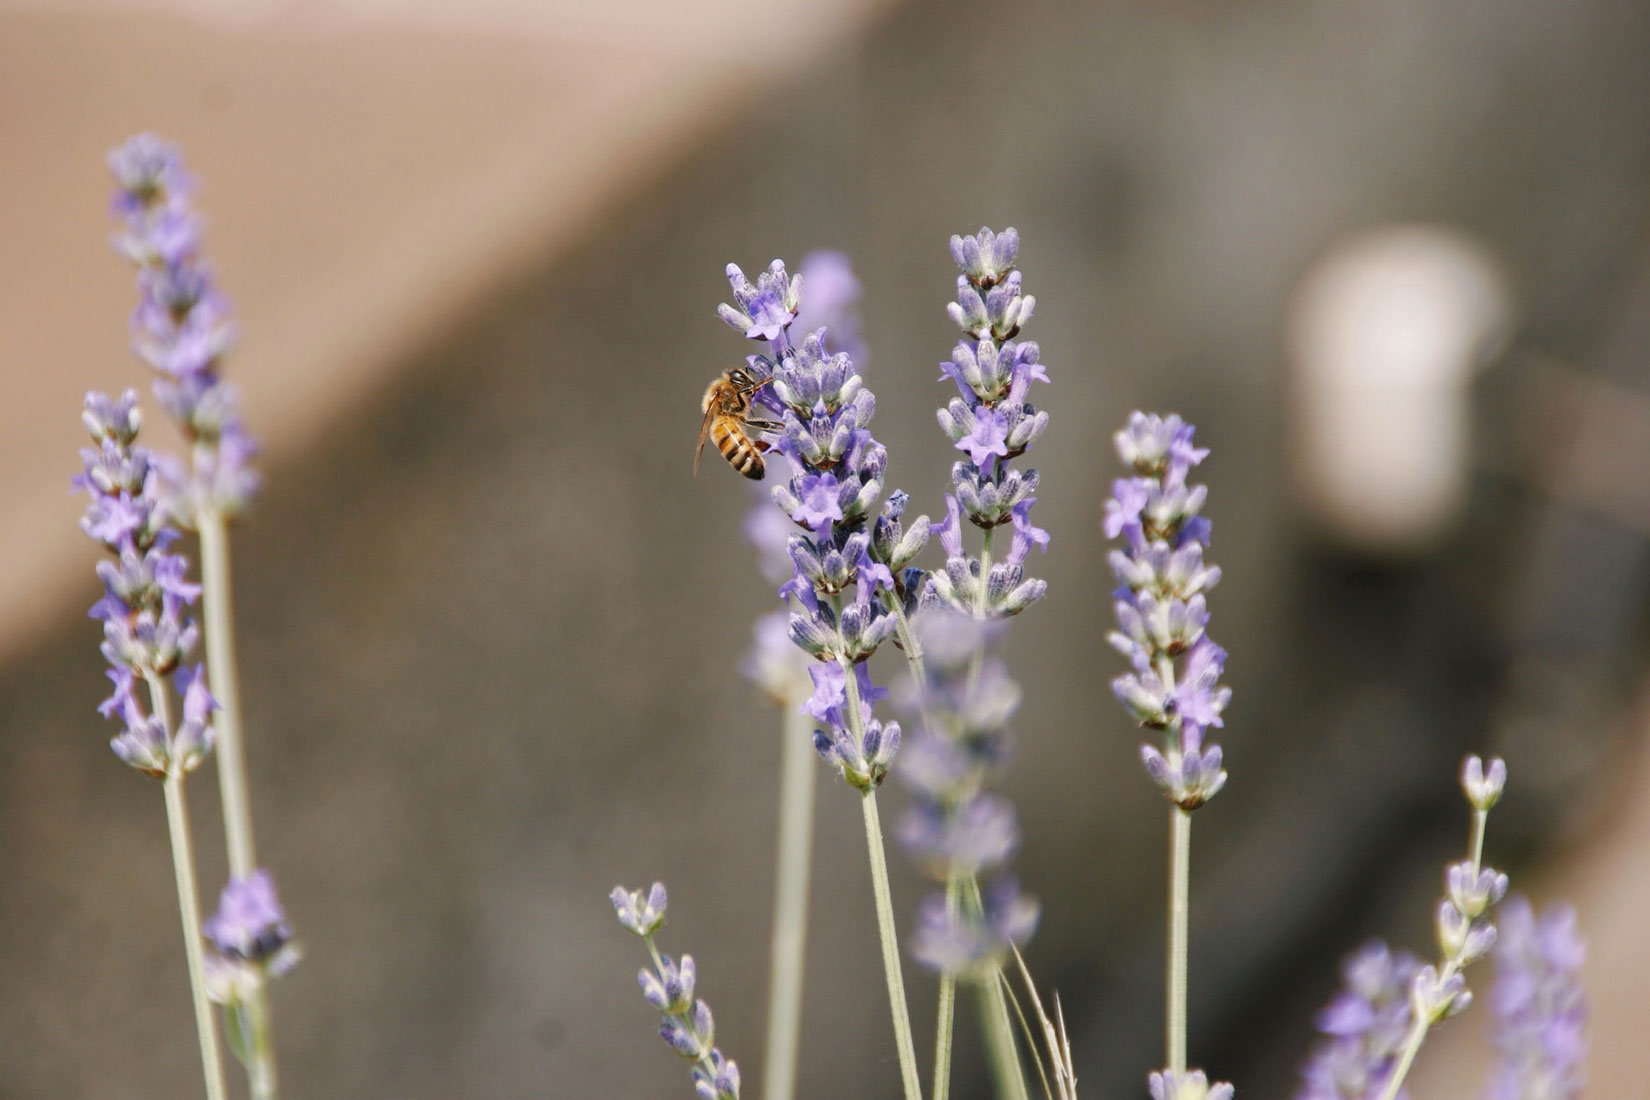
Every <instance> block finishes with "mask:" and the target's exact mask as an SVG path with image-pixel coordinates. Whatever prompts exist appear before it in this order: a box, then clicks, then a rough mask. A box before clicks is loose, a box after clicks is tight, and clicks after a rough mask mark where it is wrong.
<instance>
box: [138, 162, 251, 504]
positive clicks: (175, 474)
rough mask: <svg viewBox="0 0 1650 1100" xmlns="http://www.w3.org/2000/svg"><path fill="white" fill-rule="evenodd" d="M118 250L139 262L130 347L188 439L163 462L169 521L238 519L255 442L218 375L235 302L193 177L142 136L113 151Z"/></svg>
mask: <svg viewBox="0 0 1650 1100" xmlns="http://www.w3.org/2000/svg"><path fill="white" fill-rule="evenodd" d="M109 169H110V172H111V173H112V174H113V176H114V178H115V187H116V190H115V194H114V198H113V200H112V202H111V204H110V209H111V211H112V212H113V214H114V216H115V217H116V218H117V219H118V220H119V222H120V229H119V231H118V232H117V233H116V235H115V246H116V248H117V250H119V251H120V252H122V253H123V254H124V255H126V256H127V257H128V258H130V259H131V260H132V261H133V262H134V263H136V264H137V265H138V280H137V283H138V304H137V308H136V309H135V310H134V311H133V313H132V346H133V348H134V349H135V350H136V351H137V353H138V355H139V356H140V357H142V358H143V360H144V361H145V362H147V363H148V364H149V365H150V366H152V367H154V368H155V370H156V371H157V372H158V373H159V375H160V377H159V378H157V379H156V381H155V396H156V398H157V399H158V400H159V401H160V403H161V406H162V407H163V408H164V409H166V411H167V412H168V413H169V414H170V415H171V416H172V418H173V419H174V420H176V421H177V423H178V426H179V428H180V429H181V430H182V431H183V434H184V437H185V438H186V439H187V440H189V442H190V445H191V446H190V454H189V461H188V463H187V464H185V463H182V462H178V461H176V460H162V459H160V458H157V459H156V467H157V469H158V470H159V471H160V473H161V482H160V487H159V490H158V491H159V492H160V493H161V495H162V496H163V497H164V499H165V501H166V506H167V508H168V510H169V512H170V513H171V516H172V518H173V519H174V520H175V521H176V522H177V523H179V524H181V525H184V526H188V527H193V526H195V525H196V521H197V518H198V517H199V516H200V515H201V514H202V513H204V512H212V513H215V514H219V515H223V516H232V515H234V514H236V513H237V512H239V511H241V510H242V509H243V508H245V506H246V505H247V504H248V503H249V502H250V500H251V499H252V496H253V495H254V493H255V492H256V491H257V487H258V477H257V474H256V472H255V471H254V470H253V469H252V465H251V462H252V459H253V458H254V457H255V456H256V454H257V445H256V443H255V442H254V441H253V440H252V438H251V437H250V436H249V435H248V434H247V433H246V430H245V428H244V427H243V426H242V424H241V418H240V412H239V400H238V398H237V396H236V394H235V391H234V390H233V388H232V387H230V386H228V385H226V384H225V383H224V381H223V380H222V377H221V376H220V373H219V365H218V364H219V360H220V359H221V358H222V356H223V353H224V352H226V351H227V350H228V349H229V348H230V347H231V346H232V345H233V344H234V342H235V326H234V323H233V321H232V319H231V311H230V306H229V301H228V299H227V298H225V297H224V296H223V294H222V293H221V292H220V291H219V290H218V289H217V285H216V282H215V280H214V278H213V275H212V270H211V268H210V267H209V266H207V265H206V264H205V263H204V262H203V261H202V260H201V258H200V243H201V242H200V227H201V219H200V217H199V216H198V215H197V214H196V213H195V211H194V208H193V205H192V198H193V193H194V182H193V180H192V178H191V177H190V176H189V175H188V174H187V173H186V172H185V171H184V168H183V159H182V157H181V155H180V154H179V153H178V151H177V149H176V147H174V146H172V145H170V144H168V143H167V142H165V141H162V140H161V139H160V138H158V137H156V136H154V135H153V134H139V135H137V136H136V137H134V138H131V139H130V140H129V141H127V142H126V144H125V145H122V146H120V147H119V148H117V149H114V150H112V151H111V152H110V153H109Z"/></svg>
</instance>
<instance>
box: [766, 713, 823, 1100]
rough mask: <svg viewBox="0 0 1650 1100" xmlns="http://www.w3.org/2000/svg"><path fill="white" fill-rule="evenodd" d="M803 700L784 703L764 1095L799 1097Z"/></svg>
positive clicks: (808, 747)
mask: <svg viewBox="0 0 1650 1100" xmlns="http://www.w3.org/2000/svg"><path fill="white" fill-rule="evenodd" d="M800 705H801V700H798V699H788V700H786V701H785V703H784V708H785V711H784V718H783V721H782V723H781V727H782V728H781V731H780V736H781V737H782V738H783V741H782V744H781V746H780V763H779V851H778V857H777V858H778V868H777V870H776V873H775V876H774V898H773V943H772V945H771V949H770V952H769V959H770V962H769V981H768V1042H767V1051H768V1058H767V1064H766V1065H765V1066H764V1067H763V1071H762V1095H763V1096H764V1097H766V1098H767V1100H791V1098H792V1097H793V1096H794V1095H795V1094H796V1065H797V1055H798V1051H799V1049H800V1046H801V1035H802V978H803V969H804V963H805V959H806V948H807V944H808V878H809V867H810V860H811V857H812V854H813V831H814V760H815V753H814V751H813V736H812V734H813V724H812V722H811V721H810V720H809V716H808V715H806V714H803V713H802V712H801V710H800Z"/></svg>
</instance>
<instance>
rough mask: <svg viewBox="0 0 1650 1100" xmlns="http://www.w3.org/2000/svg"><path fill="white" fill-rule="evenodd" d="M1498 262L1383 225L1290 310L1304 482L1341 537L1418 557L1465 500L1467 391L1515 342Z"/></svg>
mask: <svg viewBox="0 0 1650 1100" xmlns="http://www.w3.org/2000/svg"><path fill="white" fill-rule="evenodd" d="M1510 322H1511V305H1510V302H1509V294H1508V291H1507V288H1506V284H1505V280H1504V279H1503V277H1502V273H1501V269H1500V267H1499V266H1498V265H1497V264H1496V263H1495V261H1494V260H1493V259H1492V258H1491V257H1490V256H1489V254H1488V253H1487V252H1486V251H1485V250H1484V249H1483V248H1482V247H1480V246H1479V245H1478V244H1476V243H1475V242H1473V241H1472V240H1470V239H1468V238H1467V237H1465V236H1463V235H1462V234H1461V233H1459V232H1457V231H1455V230H1453V229H1448V228H1443V227H1433V226H1384V227H1381V228H1378V229H1374V230H1370V231H1366V232H1363V233H1359V234H1357V235H1355V236H1353V237H1350V238H1347V239H1345V240H1342V241H1340V242H1338V243H1336V244H1335V245H1333V246H1332V247H1331V248H1330V249H1329V251H1328V252H1327V253H1326V254H1325V255H1324V256H1323V257H1322V258H1321V259H1319V260H1318V261H1317V262H1316V263H1314V264H1313V265H1312V267H1311V269H1310V270H1308V271H1307V273H1306V275H1305V276H1303V277H1302V279H1301V281H1300V284H1299V285H1298V286H1297V287H1296V288H1295V292H1294V294H1293V295H1292V296H1291V299H1290V303H1289V308H1288V313H1287V320H1286V325H1287V330H1286V346H1287V353H1288V356H1289V372H1290V389H1291V391H1292V393H1291V396H1292V402H1291V408H1290V414H1289V415H1290V420H1291V436H1292V442H1293V451H1294V453H1293V464H1294V467H1295V474H1296V484H1297V485H1298V486H1299V489H1300V491H1301V494H1302V496H1303V498H1304V500H1305V502H1306V504H1307V506H1308V507H1309V508H1311V509H1312V511H1313V512H1314V513H1315V514H1316V515H1317V516H1318V518H1319V519H1320V520H1321V521H1322V522H1323V524H1324V526H1325V527H1326V528H1327V529H1328V530H1329V531H1331V532H1333V533H1334V534H1335V535H1336V536H1337V537H1339V538H1341V539H1342V540H1344V541H1346V542H1348V543H1351V544H1354V545H1357V546H1360V547H1362V548H1365V549H1368V550H1373V551H1380V552H1393V551H1406V550H1413V549H1418V548H1420V547H1422V546H1424V545H1425V544H1426V543H1428V542H1429V541H1431V540H1432V539H1433V538H1435V537H1436V536H1437V535H1439V534H1440V533H1442V532H1443V531H1444V530H1446V529H1447V527H1448V526H1449V524H1450V522H1451V521H1452V520H1453V519H1454V518H1455V516H1456V515H1457V514H1458V513H1459V512H1460V510H1461V506H1462V504H1463V502H1464V500H1465V497H1466V487H1467V473H1468V459H1469V454H1470V447H1469V443H1470V438H1471V430H1472V424H1471V409H1470V404H1469V387H1470V385H1471V382H1472V377H1473V374H1474V373H1475V371H1476V370H1477V369H1478V368H1479V367H1480V366H1482V365H1483V364H1484V363H1486V362H1488V361H1489V360H1490V359H1491V358H1493V357H1494V355H1495V354H1496V353H1497V352H1499V351H1500V349H1501V348H1502V346H1503V345H1504V343H1505V341H1506V338H1507V335H1508V330H1509V327H1510Z"/></svg>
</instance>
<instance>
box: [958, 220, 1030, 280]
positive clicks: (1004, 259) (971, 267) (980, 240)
mask: <svg viewBox="0 0 1650 1100" xmlns="http://www.w3.org/2000/svg"><path fill="white" fill-rule="evenodd" d="M1019 251H1020V234H1019V233H1018V231H1016V230H1015V229H1013V228H1012V227H1010V228H1008V229H1005V230H1003V231H1002V232H1001V233H993V232H992V231H991V230H990V229H988V228H985V227H983V226H982V227H981V228H980V231H979V232H978V233H975V234H971V235H969V236H966V237H964V236H961V235H953V236H952V238H951V258H952V259H953V260H955V261H956V263H957V266H958V267H960V268H962V270H963V274H965V275H967V276H968V278H969V279H970V280H971V281H972V282H974V283H976V284H978V285H979V286H981V287H991V286H994V285H996V284H997V283H998V282H999V281H1001V280H1002V279H1003V277H1004V276H1006V275H1007V274H1008V273H1009V272H1010V271H1012V270H1013V269H1014V261H1015V258H1016V257H1017V256H1018V254H1019Z"/></svg>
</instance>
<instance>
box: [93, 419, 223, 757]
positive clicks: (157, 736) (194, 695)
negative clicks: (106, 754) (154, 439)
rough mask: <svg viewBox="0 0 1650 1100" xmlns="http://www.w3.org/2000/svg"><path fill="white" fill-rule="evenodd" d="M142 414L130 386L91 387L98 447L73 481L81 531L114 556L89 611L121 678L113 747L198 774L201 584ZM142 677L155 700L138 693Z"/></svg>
mask: <svg viewBox="0 0 1650 1100" xmlns="http://www.w3.org/2000/svg"><path fill="white" fill-rule="evenodd" d="M140 419H141V418H140V416H139V414H138V408H137V395H136V394H135V393H133V392H132V391H131V390H127V391H126V392H125V393H123V394H121V396H120V398H119V399H118V400H113V399H110V398H109V397H108V396H107V395H105V394H101V393H91V394H87V395H86V403H85V408H84V411H83V412H82V413H81V423H82V424H84V425H85V426H86V429H87V431H88V432H90V433H91V436H92V443H93V446H92V447H89V448H85V449H83V450H82V451H81V452H80V457H81V463H82V471H81V473H79V474H77V475H76V476H75V477H74V478H73V479H72V480H73V484H74V486H75V487H76V488H77V489H81V490H83V491H84V492H85V493H86V495H87V498H88V499H87V505H86V512H85V514H84V515H83V516H82V517H81V521H80V526H81V529H82V530H84V531H85V532H86V534H87V535H89V536H90V537H91V538H93V539H95V540H96V541H98V542H100V543H102V544H103V546H104V548H105V549H106V550H108V551H109V552H110V553H111V554H112V555H113V560H111V561H102V562H99V563H98V565H97V576H98V579H99V580H100V581H102V582H103V598H102V599H100V600H98V601H97V603H96V604H94V605H93V606H92V609H91V617H92V618H94V619H97V620H98V621H100V622H101V623H102V624H103V644H102V647H101V648H102V651H103V656H104V658H105V659H106V660H108V662H109V666H110V667H109V676H110V679H111V680H113V681H114V684H115V691H114V694H113V695H111V696H110V697H109V699H108V700H106V701H105V702H104V703H103V704H102V705H101V706H100V707H99V708H98V709H99V711H100V712H101V713H102V714H103V715H104V716H105V717H117V718H118V719H119V720H120V721H121V723H122V724H123V726H124V729H123V730H122V732H121V733H120V734H118V735H116V736H115V737H114V738H113V740H111V741H110V743H109V745H110V748H112V749H113V750H114V753H115V755H116V756H118V757H120V759H121V760H123V761H125V762H126V763H127V764H129V765H131V766H132V767H134V768H137V769H138V770H139V771H142V772H144V773H146V774H148V775H152V776H155V777H156V778H165V777H166V776H168V775H170V774H173V773H176V774H180V775H181V774H185V773H188V772H190V771H193V770H194V769H195V768H196V767H198V766H199V765H200V762H201V761H202V760H203V759H205V757H206V754H207V753H209V752H210V751H211V749H212V741H213V732H212V729H211V728H210V726H209V724H208V721H209V718H210V715H211V712H212V710H213V708H214V707H215V705H216V704H215V703H214V702H213V700H212V696H211V693H210V692H209V691H208V690H207V687H206V680H205V677H204V675H203V673H202V671H201V669H200V668H199V667H196V668H194V669H183V670H181V671H180V664H181V662H182V661H183V660H184V658H186V657H187V656H188V654H189V652H190V651H191V650H192V649H193V648H194V646H195V642H196V641H197V639H198V637H199V634H200V631H199V628H198V627H197V626H196V624H195V621H194V619H193V618H192V617H191V616H190V614H189V608H190V606H191V605H192V604H193V603H194V602H195V600H196V599H197V598H198V597H199V595H200V586H199V585H196V584H193V583H191V582H190V581H189V580H188V573H189V563H188V561H187V559H185V558H184V557H183V556H182V555H180V554H174V553H172V552H171V551H170V550H169V549H168V548H169V547H170V546H171V545H172V543H173V541H174V540H175V539H176V538H177V531H176V530H175V529H173V528H172V527H171V526H170V524H169V518H170V516H169V513H168V511H167V509H166V508H165V506H164V505H163V504H162V503H161V501H160V500H159V499H158V495H157V484H158V480H159V477H158V474H157V472H156V469H155V461H154V458H153V456H151V455H150V453H149V452H148V451H147V450H146V449H145V448H143V447H141V446H139V445H138V444H137V435H138V425H139V422H140ZM175 671H176V672H177V690H178V692H179V694H180V695H182V697H183V716H182V720H181V721H180V722H178V723H176V724H175V726H168V724H167V722H166V721H165V720H163V718H162V714H163V713H164V712H163V711H162V710H161V708H160V705H159V704H157V702H156V700H155V698H154V695H153V693H154V692H156V691H163V692H164V691H165V690H166V687H165V680H166V678H167V677H169V676H171V675H172V674H173V673H174V672H175ZM140 680H141V681H143V682H144V684H145V686H146V687H147V689H148V691H149V693H150V698H149V703H148V705H147V706H145V705H144V704H143V703H142V702H140V701H139V698H138V694H137V691H136V685H137V683H138V681H140Z"/></svg>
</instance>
